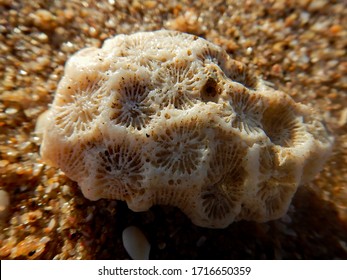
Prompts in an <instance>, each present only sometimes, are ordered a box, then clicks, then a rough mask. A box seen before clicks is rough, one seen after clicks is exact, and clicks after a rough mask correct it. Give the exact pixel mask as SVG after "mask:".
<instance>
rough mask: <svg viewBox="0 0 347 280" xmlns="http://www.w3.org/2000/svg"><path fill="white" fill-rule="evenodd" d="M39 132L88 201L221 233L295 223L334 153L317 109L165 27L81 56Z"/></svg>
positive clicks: (46, 155)
mask: <svg viewBox="0 0 347 280" xmlns="http://www.w3.org/2000/svg"><path fill="white" fill-rule="evenodd" d="M39 127H40V129H41V130H42V131H43V143H42V146H41V155H42V158H43V159H44V160H45V161H46V162H47V163H48V164H50V165H52V166H56V167H59V168H60V169H61V170H62V171H64V172H65V173H66V175H67V176H68V177H69V178H71V179H72V180H74V181H77V182H78V184H79V186H80V187H81V190H82V192H83V194H84V195H85V196H86V197H87V198H88V199H90V200H98V199H101V198H106V199H118V200H124V201H126V202H127V204H128V206H129V208H131V209H132V210H134V211H145V210H147V209H149V208H150V207H151V206H152V205H154V204H166V205H173V206H177V207H179V208H180V209H181V210H182V211H183V212H184V213H186V215H187V216H189V217H190V219H191V220H192V222H193V223H194V224H196V225H199V226H203V227H211V228H224V227H226V226H228V225H229V224H231V223H233V222H234V221H238V220H253V221H258V222H264V221H268V220H272V219H277V218H279V217H281V216H282V215H284V214H285V213H286V211H287V209H288V207H289V204H290V202H291V200H292V198H293V195H294V194H295V192H296V190H297V188H298V186H299V185H300V184H304V183H305V182H308V181H309V180H311V179H312V178H313V177H314V176H315V175H316V174H317V173H318V172H319V171H320V169H321V168H322V166H323V164H324V162H325V160H326V159H327V157H328V156H329V154H330V151H331V146H332V139H331V138H330V137H329V135H328V134H327V132H326V130H325V128H324V126H323V124H322V123H321V121H320V119H319V118H318V117H317V115H316V114H314V112H313V111H312V110H311V109H309V108H308V107H307V106H305V105H301V104H298V103H295V102H294V101H293V100H292V99H291V98H290V97H289V96H288V95H286V94H285V93H283V92H280V91H276V90H274V89H272V88H270V87H268V86H267V85H266V83H264V82H263V81H262V80H261V79H259V78H258V77H256V76H254V75H253V74H252V73H251V71H249V70H248V69H247V67H246V66H245V65H243V64H242V63H240V62H238V61H235V60H233V59H232V58H231V57H230V56H229V55H228V54H227V53H226V52H225V51H224V50H223V49H221V48H220V47H218V46H216V45H214V44H212V43H209V42H208V41H206V40H204V39H202V38H199V37H197V36H193V35H188V34H185V33H180V32H174V31H166V30H160V31H156V32H141V33H136V34H133V35H118V36H116V37H114V38H111V39H108V40H107V41H106V42H105V43H104V45H103V47H102V48H100V49H98V48H86V49H83V50H81V51H79V52H78V53H76V54H75V55H74V56H72V57H71V58H70V60H69V61H68V62H67V64H66V66H65V74H64V77H63V78H62V80H61V81H60V84H59V86H58V90H57V92H56V95H55V99H54V102H53V104H52V107H51V108H50V109H49V111H48V113H47V114H45V115H44V116H43V117H42V118H41V120H40V123H39Z"/></svg>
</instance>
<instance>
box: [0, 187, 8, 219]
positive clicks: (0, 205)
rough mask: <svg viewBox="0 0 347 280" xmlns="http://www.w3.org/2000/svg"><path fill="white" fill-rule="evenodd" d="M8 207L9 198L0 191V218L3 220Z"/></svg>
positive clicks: (4, 192) (6, 193) (5, 193)
mask: <svg viewBox="0 0 347 280" xmlns="http://www.w3.org/2000/svg"><path fill="white" fill-rule="evenodd" d="M9 206H10V196H9V194H8V192H6V191H4V190H0V218H5V217H6V215H7V213H8V208H9Z"/></svg>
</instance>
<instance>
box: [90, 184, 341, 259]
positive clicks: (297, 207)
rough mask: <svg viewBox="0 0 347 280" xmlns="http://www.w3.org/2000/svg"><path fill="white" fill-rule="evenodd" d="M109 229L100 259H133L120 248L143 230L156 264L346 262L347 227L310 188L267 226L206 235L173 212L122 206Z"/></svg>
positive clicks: (252, 225) (244, 224) (300, 192)
mask: <svg viewBox="0 0 347 280" xmlns="http://www.w3.org/2000/svg"><path fill="white" fill-rule="evenodd" d="M96 218H98V217H96ZM104 223H105V224H104V227H103V228H104V230H105V231H108V233H107V234H106V235H105V232H103V234H102V236H103V237H102V239H100V240H98V244H99V246H98V250H97V254H96V257H97V258H99V259H123V258H129V256H128V255H127V253H126V252H125V250H124V248H123V246H122V242H121V234H122V230H123V229H124V228H125V227H126V226H129V225H136V226H138V227H139V228H140V229H141V230H142V231H143V232H144V233H145V235H146V236H147V238H148V239H149V241H150V243H151V246H152V247H151V253H150V258H151V259H347V234H346V233H347V223H346V221H345V222H344V221H342V220H340V219H339V218H338V214H337V211H336V210H335V209H334V205H333V204H331V203H329V202H327V201H323V200H322V199H320V198H319V197H318V196H317V195H316V194H315V193H314V192H313V191H312V190H310V189H309V188H307V187H301V188H299V190H298V192H297V194H296V196H295V198H294V201H293V206H292V207H291V210H290V211H289V213H288V215H287V216H286V217H285V218H282V219H280V220H277V221H272V222H268V223H263V224H259V223H253V222H237V223H234V224H232V225H231V226H229V227H228V228H226V229H205V228H200V227H197V226H194V225H193V224H192V223H191V222H190V220H189V219H188V218H187V217H186V216H185V215H184V214H183V213H182V212H180V211H179V210H178V209H176V208H173V207H166V206H165V207H163V206H155V207H152V208H151V210H150V211H147V212H143V213H134V212H132V211H130V210H129V209H128V208H127V206H126V204H125V203H121V202H120V203H118V206H117V214H116V215H115V219H112V221H107V220H104ZM98 228H99V227H98ZM100 234H101V233H100Z"/></svg>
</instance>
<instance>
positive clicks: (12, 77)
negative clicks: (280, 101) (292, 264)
mask: <svg viewBox="0 0 347 280" xmlns="http://www.w3.org/2000/svg"><path fill="white" fill-rule="evenodd" d="M346 26H347V4H346V2H345V1H343V0H341V1H325V0H316V1H310V0H302V1H299V0H297V1H289V0H288V1H284V0H280V1H270V0H268V1H266V0H262V1H236V0H235V1H219V0H215V1H204V0H200V1H164V0H162V1H151V0H148V1H115V0H108V1H92V0H87V1H42V0H39V1H26V0H22V1H11V0H0V258H1V259H128V258H129V256H128V254H127V253H126V251H125V249H124V247H123V244H122V239H121V235H122V231H123V229H124V228H125V227H127V226H129V225H136V226H137V227H139V228H140V229H141V230H142V231H143V232H144V234H145V235H146V236H147V238H148V240H149V242H150V243H151V253H150V258H151V259H347V144H346V143H347V57H346V50H347V30H346ZM161 28H166V29H172V30H179V31H183V32H188V33H191V34H195V35H198V36H201V37H203V38H205V39H207V40H209V41H211V42H213V43H215V44H217V45H220V46H222V47H223V48H224V49H225V50H226V51H227V52H228V53H229V54H230V55H231V56H232V57H233V58H234V59H236V60H239V61H242V62H244V63H245V64H246V65H247V66H248V67H250V68H251V69H252V71H254V73H256V74H257V75H259V76H261V77H262V78H263V79H265V80H267V81H269V82H271V83H272V84H273V86H274V87H275V88H278V89H280V90H282V91H284V92H286V93H288V94H290V95H291V96H292V97H293V98H294V99H295V100H296V101H298V102H301V103H303V104H308V105H310V106H312V107H313V108H314V109H315V110H316V112H317V114H320V115H321V116H322V118H323V119H324V121H325V124H326V126H327V128H328V129H329V131H330V132H331V134H332V135H333V136H334V137H335V145H334V150H333V153H332V156H331V158H330V160H329V161H328V162H327V164H326V165H325V168H324V170H323V171H322V172H321V173H320V174H319V175H318V176H317V177H316V179H315V180H314V181H313V182H311V183H309V184H307V185H304V186H301V187H300V188H299V190H298V192H297V193H296V195H295V197H294V200H293V203H292V205H291V206H290V208H289V211H288V214H287V215H286V216H284V217H283V218H281V219H279V220H276V221H272V222H268V223H262V224H259V223H254V222H237V223H234V224H232V225H231V226H229V227H228V228H226V229H223V230H216V229H204V228H200V227H197V226H194V225H193V224H192V223H191V222H190V220H189V219H188V218H187V217H186V216H185V215H184V214H183V213H182V212H180V211H179V210H178V209H176V208H174V207H169V206H154V207H152V208H151V209H150V210H149V211H147V212H142V213H134V212H132V211H130V210H129V209H128V208H127V206H126V204H125V203H124V202H120V201H110V200H100V201H97V202H91V201H88V200H87V199H85V198H84V197H83V195H82V193H81V192H80V190H79V188H78V186H77V184H76V183H75V182H72V181H71V180H69V179H68V178H67V177H66V176H65V175H64V173H62V172H61V171H60V170H59V169H56V168H52V167H50V166H48V165H46V164H44V163H43V162H42V161H41V159H40V156H39V146H40V139H39V137H37V135H35V133H34V129H35V123H36V120H37V118H38V116H39V115H40V114H41V113H42V112H44V111H45V110H46V109H47V108H48V106H49V104H50V102H51V101H52V99H53V96H54V92H55V90H56V87H57V84H58V82H59V80H60V78H61V77H62V74H63V69H64V63H65V62H66V60H67V59H68V58H69V57H70V56H71V55H72V54H73V53H75V52H76V51H77V50H79V49H81V48H83V47H86V46H96V47H100V46H101V45H102V42H103V41H104V40H105V39H106V38H109V37H111V36H114V35H116V34H121V33H123V34H131V33H134V32H137V31H150V30H158V29H161ZM8 202H9V203H8Z"/></svg>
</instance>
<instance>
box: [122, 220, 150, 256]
mask: <svg viewBox="0 0 347 280" xmlns="http://www.w3.org/2000/svg"><path fill="white" fill-rule="evenodd" d="M122 240H123V246H124V248H125V250H126V251H127V253H128V254H129V256H130V257H131V258H132V259H133V260H148V259H149V251H150V249H151V245H150V244H149V242H148V240H147V238H146V236H145V235H144V234H143V233H142V231H141V230H140V229H138V228H137V227H135V226H130V227H127V228H126V229H124V230H123V234H122Z"/></svg>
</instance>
